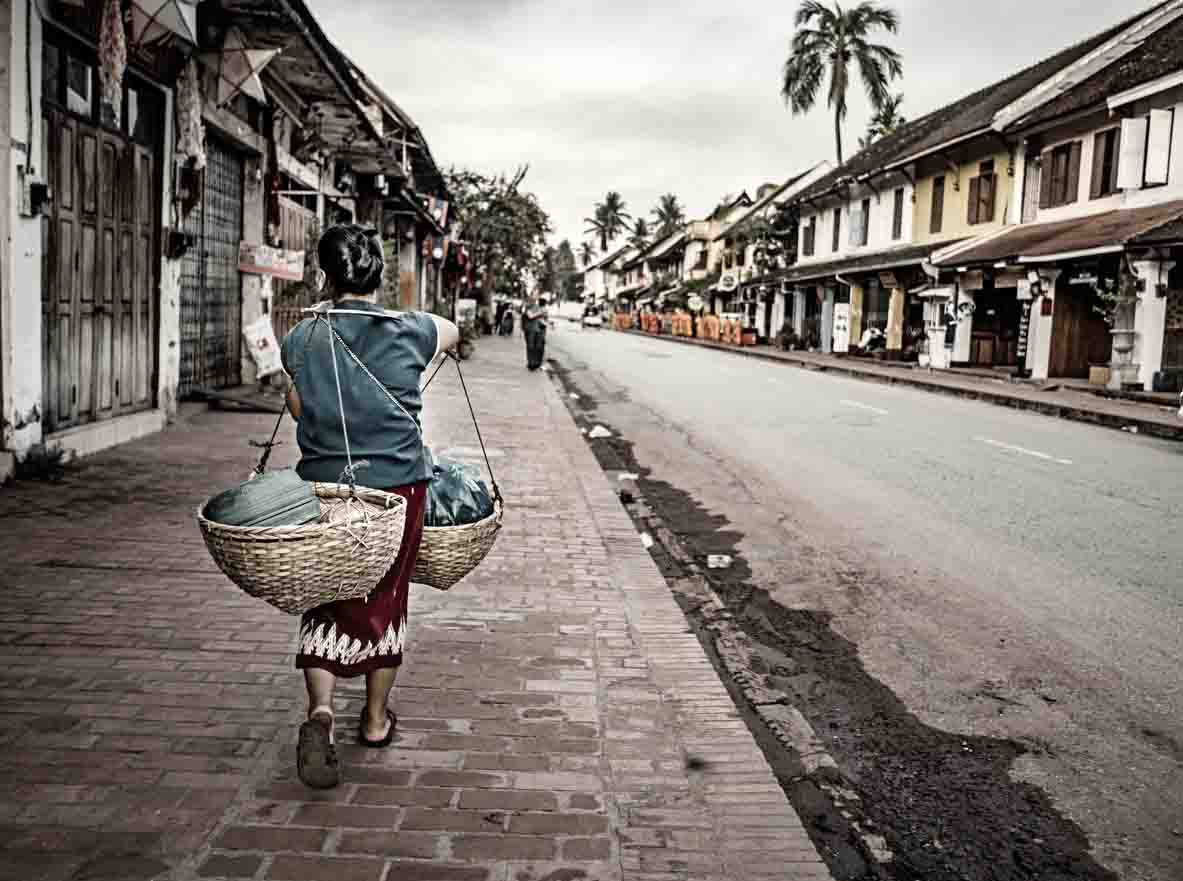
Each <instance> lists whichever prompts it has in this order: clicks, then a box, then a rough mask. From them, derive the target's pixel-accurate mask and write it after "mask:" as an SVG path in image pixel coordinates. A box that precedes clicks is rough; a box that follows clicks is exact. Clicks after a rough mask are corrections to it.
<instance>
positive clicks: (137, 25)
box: [128, 0, 197, 46]
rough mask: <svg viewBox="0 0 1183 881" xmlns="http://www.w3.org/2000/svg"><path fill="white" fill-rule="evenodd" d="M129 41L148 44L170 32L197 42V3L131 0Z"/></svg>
mask: <svg viewBox="0 0 1183 881" xmlns="http://www.w3.org/2000/svg"><path fill="white" fill-rule="evenodd" d="M128 20H129V30H128V37H129V42H130V43H131V45H133V46H146V45H148V44H150V43H155V42H158V41H160V40H164V39H167V38H168V37H169V36H170V35H175V36H177V37H180V38H181V39H182V40H184V41H185V42H187V43H192V44H194V45H196V44H197V4H196V3H190V2H188V0H131V7H130V15H129V16H128Z"/></svg>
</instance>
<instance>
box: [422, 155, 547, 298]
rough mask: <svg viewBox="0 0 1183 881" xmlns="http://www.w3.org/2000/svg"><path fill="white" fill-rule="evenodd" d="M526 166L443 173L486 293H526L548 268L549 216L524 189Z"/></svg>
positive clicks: (508, 294)
mask: <svg viewBox="0 0 1183 881" xmlns="http://www.w3.org/2000/svg"><path fill="white" fill-rule="evenodd" d="M528 170H529V167H528V166H523V167H522V168H519V169H518V170H517V171H516V172H515V173H514V174H513V175H512V176H511V177H506V176H505V175H503V174H501V175H496V176H490V175H486V174H481V173H480V172H476V171H468V170H465V169H455V168H453V169H451V170H449V171H448V173H447V174H446V175H445V177H446V179H447V185H448V191H449V192H450V193H451V194H452V199H453V204H454V205H455V206H456V213H457V218H458V220H459V222H460V224H461V235H462V237H463V238H464V240H465V241H466V242H468V250H469V253H470V254H471V257H472V262H473V267H474V269H475V270H476V272H477V283H478V285H479V287H480V288H481V291H482V292H483V294H484V295H486V296H487V295H490V294H502V295H505V296H510V297H523V296H525V295H526V294H527V293H528V292H529V291H528V285H529V281H530V279H531V278H532V277H533V278H537V277H538V276H539V275H540V274H541V272H542V271H543V269H544V257H545V249H546V236H547V234H548V233H549V232H550V230H551V226H550V218H549V217H548V216H547V213H546V212H545V211H544V210H543V209H542V206H541V205H539V204H538V199H537V198H536V197H535V196H534V194H533V193H526V192H523V191H522V190H521V185H522V181H523V180H524V179H525V177H526V172H527V171H528Z"/></svg>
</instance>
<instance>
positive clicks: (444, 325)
mask: <svg viewBox="0 0 1183 881" xmlns="http://www.w3.org/2000/svg"><path fill="white" fill-rule="evenodd" d="M431 320H432V321H434V322H435V332H436V337H437V339H438V340H439V350H440V351H441V352H450V351H451V350H452V349H454V348H456V346H457V345H459V343H460V328H458V327H457V326H456V325H455V324H453V323H452V322H451V321H449V320H448V319H446V318H440V317H439V316H438V315H432V316H431Z"/></svg>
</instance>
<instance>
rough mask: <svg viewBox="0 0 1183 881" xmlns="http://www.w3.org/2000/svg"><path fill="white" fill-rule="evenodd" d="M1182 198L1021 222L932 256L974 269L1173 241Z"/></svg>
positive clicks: (943, 263) (1181, 214)
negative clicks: (1160, 202)
mask: <svg viewBox="0 0 1183 881" xmlns="http://www.w3.org/2000/svg"><path fill="white" fill-rule="evenodd" d="M1181 218H1183V200H1180V201H1175V202H1164V203H1163V204H1161V205H1150V206H1148V207H1145V208H1124V209H1118V210H1116V211H1105V212H1103V213H1101V214H1093V215H1089V216H1086V217H1074V218H1072V219H1071V220H1057V221H1055V222H1053V223H1025V224H1022V225H1020V226H1014V227H1011V228H1009V229H1007V230H1006V231H1004V232H1003V233H1001V234H995V235H990V236H986V237H984V238H981V239H978V240H976V241H973V242H970V243H969V244H968V245H967V246H966V247H964V248H961V249H955V248H954V249H950V250H951V251H952V253H945V251H942V253H940V254H938V255H936V257H935V258H934V260H933V262H934V263H935V264H937V265H939V266H946V267H948V266H972V265H975V264H981V263H993V262H995V261H997V260H1008V259H1015V258H1018V259H1034V258H1048V257H1054V256H1056V255H1059V254H1074V253H1079V252H1081V251H1091V250H1093V249H1096V248H1108V247H1113V248H1121V247H1123V246H1125V245H1129V244H1152V243H1154V242H1160V241H1170V240H1173V239H1177V238H1178V236H1179V233H1180V232H1181V231H1183V230H1181V229H1180V223H1179V221H1180V219H1181Z"/></svg>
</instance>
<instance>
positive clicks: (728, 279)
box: [719, 272, 739, 291]
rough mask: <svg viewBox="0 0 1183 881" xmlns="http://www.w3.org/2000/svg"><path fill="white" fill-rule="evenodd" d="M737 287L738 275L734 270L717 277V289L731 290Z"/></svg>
mask: <svg viewBox="0 0 1183 881" xmlns="http://www.w3.org/2000/svg"><path fill="white" fill-rule="evenodd" d="M737 287H739V276H738V275H736V274H735V273H734V272H725V273H723V277H722V278H720V279H719V290H721V291H733V290H735V289H736V288H737Z"/></svg>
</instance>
